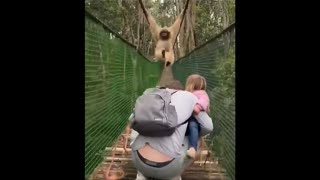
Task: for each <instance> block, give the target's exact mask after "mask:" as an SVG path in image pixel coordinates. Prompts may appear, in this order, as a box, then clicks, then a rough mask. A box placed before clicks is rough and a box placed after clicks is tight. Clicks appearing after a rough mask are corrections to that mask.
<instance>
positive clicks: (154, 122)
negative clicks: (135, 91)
mask: <svg viewBox="0 0 320 180" xmlns="http://www.w3.org/2000/svg"><path fill="white" fill-rule="evenodd" d="M176 92H177V91H175V92H173V93H170V92H169V91H167V90H166V89H160V88H152V89H148V90H147V91H145V92H144V94H143V95H141V96H140V97H138V99H137V100H136V103H135V107H134V121H133V124H132V129H134V130H136V131H137V132H138V133H139V134H141V135H143V136H149V137H162V136H170V135H172V134H173V132H174V131H175V130H176V128H177V127H178V126H180V125H182V124H184V123H186V122H187V121H185V122H184V123H181V124H177V122H178V116H177V112H176V109H175V107H174V106H173V105H170V103H171V95H172V94H174V93H176Z"/></svg>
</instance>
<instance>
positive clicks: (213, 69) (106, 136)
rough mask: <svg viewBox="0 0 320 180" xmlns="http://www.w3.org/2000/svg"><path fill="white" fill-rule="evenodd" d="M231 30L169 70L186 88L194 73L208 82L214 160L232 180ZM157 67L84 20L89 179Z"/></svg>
mask: <svg viewBox="0 0 320 180" xmlns="http://www.w3.org/2000/svg"><path fill="white" fill-rule="evenodd" d="M234 31H235V27H234V25H231V26H230V27H229V28H227V29H226V30H225V31H223V32H222V33H220V34H219V35H218V36H216V37H215V38H213V39H211V40H210V41H208V42H207V43H206V44H204V45H202V46H201V47H199V48H197V49H195V50H194V51H192V52H191V53H189V54H188V55H187V56H185V57H183V58H181V59H179V60H178V61H177V62H176V63H175V64H174V65H173V68H172V69H173V75H174V77H175V78H176V79H178V80H180V81H181V82H183V83H184V82H185V80H186V78H187V76H188V75H190V74H194V73H198V74H201V75H203V76H204V77H205V78H206V80H207V92H208V94H209V96H210V100H211V103H210V116H211V117H212V119H213V123H214V128H215V129H214V132H213V133H212V134H210V136H209V139H210V144H209V146H210V148H211V149H212V151H213V153H214V157H218V159H219V162H221V164H222V166H223V167H224V168H225V169H226V170H227V174H228V175H229V177H230V178H231V179H234V177H235V32H234ZM161 68H162V64H160V63H151V62H150V61H148V60H147V59H146V58H145V57H144V56H143V55H141V53H139V52H138V51H136V49H135V48H134V47H133V46H132V45H131V44H129V43H128V42H126V41H125V40H123V39H122V38H121V37H119V36H118V35H117V34H116V33H114V32H112V31H111V30H110V29H108V28H107V27H106V26H105V25H103V23H101V22H100V21H98V20H97V19H96V18H94V17H92V16H91V15H90V14H88V13H86V17H85V71H86V72H85V138H86V139H85V173H86V176H87V177H88V176H89V175H90V174H91V173H92V171H93V170H94V168H95V167H96V166H97V165H98V164H99V163H100V162H101V161H102V157H103V156H102V154H103V152H104V149H105V148H106V147H111V146H112V145H113V143H114V141H115V140H116V139H117V138H118V136H119V135H120V134H121V132H122V131H123V130H124V128H125V126H126V124H127V119H128V116H129V115H130V113H131V111H132V108H133V105H134V102H135V100H136V98H137V97H138V95H140V94H141V93H142V92H143V91H144V90H145V89H146V88H148V87H153V86H155V85H156V84H157V82H158V80H159V78H160V74H161Z"/></svg>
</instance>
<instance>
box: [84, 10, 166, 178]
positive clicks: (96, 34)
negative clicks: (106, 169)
mask: <svg viewBox="0 0 320 180" xmlns="http://www.w3.org/2000/svg"><path fill="white" fill-rule="evenodd" d="M160 67H161V66H160V64H158V63H151V62H150V61H148V60H147V59H146V58H145V57H143V56H142V55H140V54H139V53H137V52H136V50H135V49H134V47H132V46H131V45H129V44H127V43H125V42H124V41H123V40H122V39H121V38H118V37H116V36H115V34H114V33H112V32H111V31H110V30H108V29H107V28H106V27H105V26H104V25H103V24H102V23H100V22H99V21H97V20H96V19H95V18H93V17H91V16H90V15H89V14H86V16H85V173H86V176H87V177H88V175H89V174H90V173H91V172H92V171H93V169H94V168H95V167H96V166H97V165H98V164H99V163H100V162H101V161H102V154H103V152H104V149H105V148H106V147H110V146H112V145H113V143H114V141H115V140H116V138H117V137H118V136H119V135H120V133H121V132H122V131H123V130H124V128H125V126H126V124H127V122H128V121H127V120H128V117H129V115H130V113H131V112H132V108H133V104H134V102H135V100H136V98H137V96H138V95H140V94H141V93H142V92H143V91H144V90H145V89H146V88H148V87H152V86H155V85H156V83H157V81H158V77H159V75H160V72H161V68H160Z"/></svg>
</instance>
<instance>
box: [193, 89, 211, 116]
mask: <svg viewBox="0 0 320 180" xmlns="http://www.w3.org/2000/svg"><path fill="white" fill-rule="evenodd" d="M193 94H194V95H195V96H197V98H198V102H197V103H198V104H199V105H200V107H201V108H202V110H203V111H207V109H208V107H209V104H210V99H209V96H208V94H207V92H206V91H204V90H196V91H193Z"/></svg>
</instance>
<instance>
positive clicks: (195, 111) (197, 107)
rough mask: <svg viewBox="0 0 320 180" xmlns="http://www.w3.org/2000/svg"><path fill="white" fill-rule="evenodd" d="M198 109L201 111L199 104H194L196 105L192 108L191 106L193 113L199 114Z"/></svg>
mask: <svg viewBox="0 0 320 180" xmlns="http://www.w3.org/2000/svg"><path fill="white" fill-rule="evenodd" d="M200 111H201V109H200V107H199V105H198V104H196V105H195V106H194V108H193V112H194V113H195V114H199V112H200Z"/></svg>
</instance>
